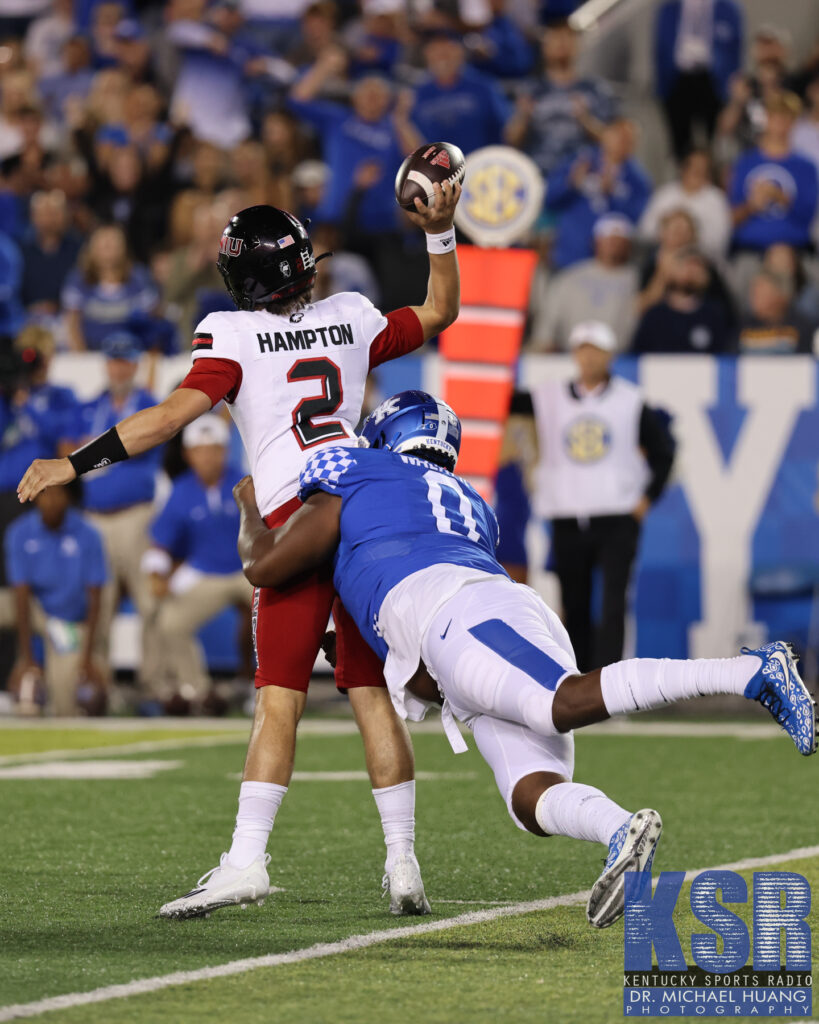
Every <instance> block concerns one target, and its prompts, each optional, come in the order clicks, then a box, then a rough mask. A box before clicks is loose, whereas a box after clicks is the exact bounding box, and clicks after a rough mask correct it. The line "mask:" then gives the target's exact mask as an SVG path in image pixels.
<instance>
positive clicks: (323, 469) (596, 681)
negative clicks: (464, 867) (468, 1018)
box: [234, 391, 816, 928]
mask: <svg viewBox="0 0 819 1024" xmlns="http://www.w3.org/2000/svg"><path fill="white" fill-rule="evenodd" d="M460 439H461V425H460V422H459V421H458V417H457V416H456V415H455V413H454V412H453V411H452V409H451V408H450V407H449V406H448V405H446V404H445V403H444V402H441V401H438V400H436V399H435V398H433V397H432V396H430V395H428V394H426V393H424V392H422V391H406V392H403V393H402V394H400V395H396V396H395V397H393V398H390V399H388V400H387V401H386V402H384V403H382V404H381V405H380V406H379V407H378V408H377V409H376V410H375V411H374V412H373V413H372V414H371V415H370V416H369V417H368V419H367V420H366V422H365V424H364V427H363V431H362V435H361V439H360V443H361V444H362V446H364V447H361V448H358V449H356V448H323V449H322V450H321V451H319V452H317V453H316V454H315V455H314V456H313V457H312V458H311V459H310V460H309V462H308V463H307V464H306V466H305V468H304V470H303V472H302V474H301V480H300V488H301V489H300V495H299V496H300V498H301V499H302V501H303V502H304V505H303V507H302V508H301V509H300V510H299V511H298V512H296V513H295V515H293V516H292V518H290V519H289V520H288V521H287V524H286V525H285V526H283V527H280V528H279V529H274V530H270V529H268V528H267V526H265V524H264V522H263V520H262V519H261V517H260V516H259V513H258V509H257V508H256V503H255V497H254V492H253V484H252V480H251V479H250V478H249V477H246V478H245V479H244V480H243V481H241V482H240V483H239V484H238V485H237V487H236V489H235V491H234V493H235V495H236V499H237V501H238V503H239V506H240V509H241V513H242V526H241V533H240V538H239V550H240V554H241V556H242V561H243V564H244V568H245V573H246V575H247V577H248V579H249V580H250V582H251V583H253V584H254V585H255V586H259V587H263V586H277V587H278V586H281V585H282V584H284V583H286V582H287V581H288V580H289V579H290V578H291V577H292V576H295V575H297V574H299V573H302V572H304V571H306V570H308V569H310V568H312V567H314V566H316V565H317V564H320V563H322V562H323V561H325V560H326V559H328V558H333V559H334V580H335V585H336V589H337V591H338V593H339V595H340V597H341V599H342V601H343V602H344V606H345V607H346V608H347V610H348V611H349V612H350V613H351V614H352V615H353V616H354V618H355V619H356V622H357V624H358V626H359V629H360V630H361V633H362V635H363V636H365V637H366V638H367V640H368V642H369V643H370V644H371V646H372V647H373V649H374V650H375V651H376V653H377V654H378V655H379V656H380V657H381V658H382V659H384V662H385V667H384V673H385V677H386V680H387V685H388V686H389V689H390V695H391V697H392V699H393V703H394V704H395V707H396V710H397V711H398V713H399V714H400V715H401V716H402V717H404V718H409V719H411V720H418V719H421V718H423V716H424V714H425V713H426V711H427V709H428V708H429V707H430V706H432V705H437V704H442V705H443V706H442V715H443V721H444V726H445V728H446V730H447V734H448V735H449V737H450V741H451V742H452V745H453V747H454V748H455V749H456V750H459V749H461V750H463V749H466V748H465V744H464V742H463V739H462V737H461V735H460V733H459V731H458V730H457V728H456V727H455V723H454V721H453V717H454V718H457V719H459V720H460V721H461V722H464V723H465V724H466V725H468V726H469V728H470V729H471V730H472V733H473V735H474V737H475V742H476V743H477V745H478V748H479V750H480V752H481V754H482V755H483V756H484V758H485V759H486V761H487V762H488V763H489V765H490V767H491V768H492V770H493V771H494V773H495V779H496V782H497V784H498V788H499V789H500V792H501V794H502V795H503V796H504V798H505V799H506V804H507V807H508V809H509V813H510V814H511V816H512V818H513V820H514V821H515V823H516V824H517V825H518V826H519V827H520V828H524V829H527V830H528V831H530V832H533V833H535V834H536V835H541V836H545V835H564V836H572V837H574V838H577V839H587V840H591V841H597V842H601V843H603V844H605V845H606V846H607V847H608V856H607V859H606V863H605V867H604V869H603V872H602V874H601V875H600V877H599V878H598V879H597V881H596V883H595V885H594V887H593V888H592V892H591V896H590V898H589V904H588V909H587V916H588V919H589V921H590V923H591V924H593V925H595V926H596V927H599V928H604V927H606V926H608V925H610V924H612V923H613V922H614V921H616V920H617V919H618V918H619V917H620V916H621V915H622V913H623V889H624V883H623V875H624V873H625V872H626V871H650V869H651V861H652V859H653V856H654V850H655V847H656V844H657V841H658V839H659V837H660V832H661V830H662V822H661V820H660V815H659V814H658V813H657V812H656V811H654V810H650V809H645V810H641V811H637V812H636V813H630V812H629V811H627V810H624V809H623V808H622V807H620V806H619V805H618V804H617V803H615V802H614V801H613V800H611V799H610V798H609V797H608V796H606V795H605V794H604V793H603V792H601V791H600V790H599V789H596V788H595V787H593V786H587V785H583V784H580V783H575V782H572V781H571V779H572V773H573V770H574V745H573V739H572V732H571V730H572V729H574V728H578V727H580V726H584V725H590V724H592V723H593V722H600V721H602V720H604V719H606V718H608V717H609V716H610V715H614V714H624V713H629V712H633V711H645V710H647V709H649V708H654V707H658V706H661V705H664V704H669V703H671V702H674V701H677V700H684V699H685V698H688V697H694V696H697V695H701V694H709V693H726V694H742V695H744V696H745V697H747V698H749V699H751V700H756V701H758V702H759V703H761V704H762V705H763V706H764V707H766V708H767V709H768V710H769V711H770V712H771V714H772V715H773V717H774V718H775V719H776V720H777V721H778V722H779V723H780V725H782V727H783V728H784V729H785V731H786V732H787V733H788V735H789V736H790V737H791V739H792V740H793V742H794V743H795V745H796V747H797V749H798V750H799V751H800V752H801V753H802V754H812V753H813V752H814V751H815V750H816V712H815V706H814V703H813V701H812V700H811V697H810V694H809V693H808V691H807V689H806V687H805V685H804V683H803V682H802V680H801V679H800V677H799V673H798V671H797V668H796V663H795V660H794V657H793V654H792V651H791V649H790V647H789V646H788V645H787V644H785V643H781V642H779V641H776V642H774V643H770V644H767V645H766V646H764V647H761V648H759V649H757V650H748V649H743V652H742V654H741V655H740V656H739V657H736V658H726V659H712V660H699V661H671V660H667V659H663V660H655V659H646V658H642V659H632V660H629V661H622V662H618V663H616V664H614V665H609V666H607V667H606V668H603V669H602V670H596V671H594V672H588V673H585V674H582V675H581V674H580V673H579V672H578V670H577V667H576V665H575V659H574V652H573V651H572V647H571V643H570V641H569V637H568V635H567V633H566V631H565V629H564V628H563V626H562V624H561V622H560V620H559V619H558V617H557V615H556V614H555V613H554V612H553V611H552V610H551V609H550V608H548V607H547V606H546V605H545V604H544V602H543V601H542V600H541V599H540V597H539V596H538V595H537V594H536V593H535V591H533V590H531V589H530V588H529V587H525V586H523V585H521V584H517V583H513V582H512V581H511V580H510V579H509V577H508V576H507V575H506V573H505V572H504V570H503V568H502V567H501V566H500V564H499V563H498V562H497V560H496V559H495V553H494V552H495V546H496V544H497V541H498V524H497V520H496V518H495V515H494V513H493V511H492V509H491V508H490V507H489V506H488V505H487V504H486V502H485V501H484V500H483V499H482V498H481V497H480V495H479V494H478V493H477V492H476V491H475V490H474V489H473V488H472V487H471V486H470V485H469V484H468V483H467V482H466V481H465V480H462V479H460V478H458V477H456V476H454V475H453V473H452V470H453V469H454V468H455V462H456V459H457V457H458V450H459V447H460Z"/></svg>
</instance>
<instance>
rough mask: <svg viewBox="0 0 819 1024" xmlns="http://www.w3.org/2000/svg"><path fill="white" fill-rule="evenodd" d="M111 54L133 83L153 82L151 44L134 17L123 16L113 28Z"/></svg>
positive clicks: (154, 77) (154, 78)
mask: <svg viewBox="0 0 819 1024" xmlns="http://www.w3.org/2000/svg"><path fill="white" fill-rule="evenodd" d="M112 40H113V48H112V54H113V57H114V62H115V64H116V65H117V67H120V68H122V69H123V71H125V72H126V74H127V75H128V78H129V79H130V81H131V82H132V83H133V84H137V83H147V84H151V83H153V82H155V80H156V76H155V75H154V70H153V66H152V60H151V44H150V40H149V39H148V36H147V34H146V32H145V30H144V29H143V28H142V25H140V23H139V22H138V21H137V20H136V18H123V19H122V21H120V22H118V23H117V25H116V26H115V28H114V31H113V35H112Z"/></svg>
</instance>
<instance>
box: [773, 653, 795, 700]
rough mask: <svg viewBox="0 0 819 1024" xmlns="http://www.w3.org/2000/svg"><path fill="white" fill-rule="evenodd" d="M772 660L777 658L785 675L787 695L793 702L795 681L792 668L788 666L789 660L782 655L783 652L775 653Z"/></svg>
mask: <svg viewBox="0 0 819 1024" xmlns="http://www.w3.org/2000/svg"><path fill="white" fill-rule="evenodd" d="M771 657H772V658H776V660H777V661H778V662H779V664H780V665H781V666H782V671H783V672H784V674H785V693H786V695H787V698H788V700H789V701H793V690H794V686H793V679H792V678H791V667H790V665H789V664H788V659H787V658H786V657H785V655H784V654H782V652H781V651H774V652H773V653H772V654H771Z"/></svg>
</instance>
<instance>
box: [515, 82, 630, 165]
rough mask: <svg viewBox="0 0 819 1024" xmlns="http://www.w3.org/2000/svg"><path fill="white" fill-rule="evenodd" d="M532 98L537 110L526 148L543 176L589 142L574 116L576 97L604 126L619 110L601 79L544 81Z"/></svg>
mask: <svg viewBox="0 0 819 1024" xmlns="http://www.w3.org/2000/svg"><path fill="white" fill-rule="evenodd" d="M531 95H532V100H533V101H534V109H533V110H532V117H531V120H530V122H529V130H528V132H527V135H526V139H525V140H524V144H523V148H524V150H525V151H526V152H527V153H528V154H529V156H530V157H531V158H532V159H533V160H534V161H535V163H536V164H537V165H538V167H539V168H540V170H541V172H542V173H543V174H551V172H552V171H553V170H554V169H555V168H556V167H557V166H558V164H559V163H560V162H561V161H562V160H566V159H567V158H569V157H573V156H576V155H577V153H578V151H579V150H580V149H581V148H582V147H583V145H584V144H585V143H586V142H587V140H588V136H587V135H586V131H585V129H584V128H583V126H582V125H581V124H580V122H579V121H578V120H577V118H576V117H575V102H576V99H577V97H581V98H582V99H583V100H585V102H586V105H587V108H588V111H589V113H590V114H591V115H592V117H595V118H597V120H598V121H602V122H603V123H604V124H606V123H608V122H609V121H612V120H613V119H614V117H615V116H616V114H617V109H618V107H617V101H616V100H615V97H614V94H613V93H612V91H611V89H610V88H609V86H608V85H607V84H606V82H604V81H603V80H602V79H599V78H579V79H577V81H575V82H572V83H571V84H570V85H558V84H557V83H555V82H550V81H549V79H548V78H545V79H544V80H543V81H542V82H540V83H539V84H538V85H536V86H535V88H534V89H533V91H532V94H531Z"/></svg>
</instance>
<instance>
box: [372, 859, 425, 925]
mask: <svg viewBox="0 0 819 1024" xmlns="http://www.w3.org/2000/svg"><path fill="white" fill-rule="evenodd" d="M381 888H382V889H383V890H384V892H383V895H384V896H386V895H387V893H389V894H390V913H391V914H430V913H432V911H431V909H430V906H429V900H428V899H427V898H426V895H425V893H424V882H423V880H422V878H421V869H420V867H418V861H417V860H416V859H415V854H414V853H402V854H401V855H400V856H399V857H398V858H397V859H396V860H395V863H394V864H393V866H392V868H391V869H390V870H389V871H387V872H386V873H385V875H384V878H383V879H382V882H381Z"/></svg>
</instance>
